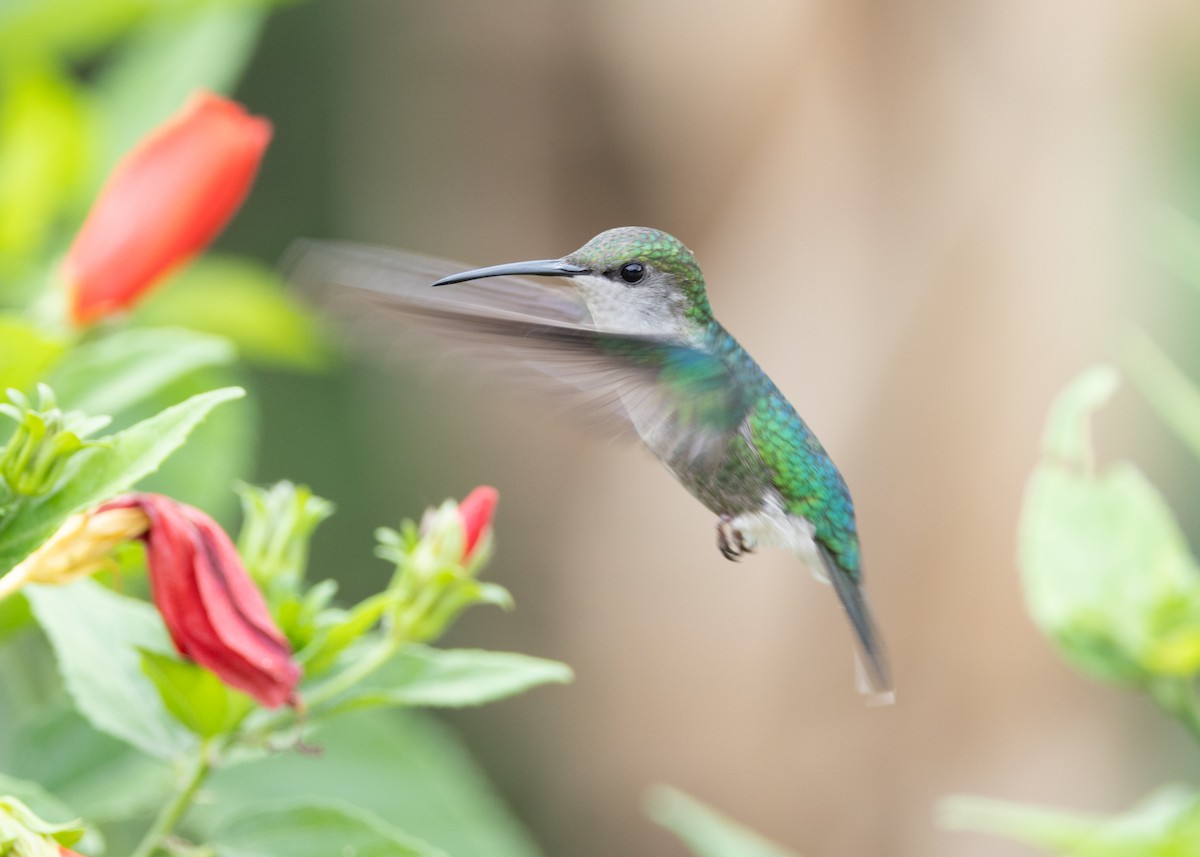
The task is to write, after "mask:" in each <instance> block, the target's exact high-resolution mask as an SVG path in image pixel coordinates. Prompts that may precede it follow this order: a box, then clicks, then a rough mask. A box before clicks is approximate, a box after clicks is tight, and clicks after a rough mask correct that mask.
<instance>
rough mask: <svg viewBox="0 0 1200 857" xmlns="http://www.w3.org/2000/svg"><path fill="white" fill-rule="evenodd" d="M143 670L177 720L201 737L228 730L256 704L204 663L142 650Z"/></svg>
mask: <svg viewBox="0 0 1200 857" xmlns="http://www.w3.org/2000/svg"><path fill="white" fill-rule="evenodd" d="M142 672H144V673H145V674H146V675H147V676H149V677H150V680H151V681H153V682H154V686H155V687H156V688H158V693H159V695H160V696H161V697H162V701H163V704H164V705H165V706H166V707H167V711H169V712H170V713H171V714H172V715H173V716H174V717H175V719H176V720H178V721H179V722H180V723H182V724H183V725H184V726H186V727H187V728H188V729H189V730H190V731H192V732H195V733H196V734H197V735H199V736H200V737H201V738H211V737H213V736H214V735H220V734H221V733H223V732H228V731H229V730H230V729H232V728H233V727H234V726H236V725H237V723H238V721H240V720H241V719H242V718H243V717H244V716H245V715H246V712H248V711H249V710H250V709H251V708H252V707H253V705H254V703H253V702H252V701H251V699H250V698H249V697H248V696H246V695H245V694H242V693H238V692H237V691H235V690H231V689H229V688H227V687H226V686H225V685H224V684H222V683H221V680H220V679H219V678H217V677H216V676H215V675H213V674H212V673H211V672H209V671H208V670H206V669H204V668H203V667H199V666H197V665H196V664H193V663H185V662H184V661H181V660H179V659H177V658H173V657H170V656H169V655H164V654H160V653H159V652H154V651H149V650H145V649H143V650H142Z"/></svg>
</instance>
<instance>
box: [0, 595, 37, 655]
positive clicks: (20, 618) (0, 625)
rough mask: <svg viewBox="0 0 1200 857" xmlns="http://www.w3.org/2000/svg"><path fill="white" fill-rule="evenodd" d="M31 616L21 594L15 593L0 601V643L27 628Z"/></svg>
mask: <svg viewBox="0 0 1200 857" xmlns="http://www.w3.org/2000/svg"><path fill="white" fill-rule="evenodd" d="M32 621H33V616H32V614H31V613H30V612H29V602H28V601H26V600H25V596H23V595H21V593H19V592H18V593H15V594H14V595H11V596H9V597H8V598H4V599H0V643H2V642H4V640H5V639H6V638H7V637H11V636H12V635H13V634H15V633H17V632H18V631H20V630H22V629H24V628H27V627H29V624H30V623H31V622H32Z"/></svg>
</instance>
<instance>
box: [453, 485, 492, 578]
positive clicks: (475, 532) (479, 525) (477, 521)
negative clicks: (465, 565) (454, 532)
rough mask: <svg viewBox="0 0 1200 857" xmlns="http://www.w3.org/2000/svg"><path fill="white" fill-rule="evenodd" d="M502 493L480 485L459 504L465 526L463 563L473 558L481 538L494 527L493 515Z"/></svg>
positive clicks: (488, 486) (460, 515)
mask: <svg viewBox="0 0 1200 857" xmlns="http://www.w3.org/2000/svg"><path fill="white" fill-rule="evenodd" d="M499 499H500V492H499V491H497V490H496V489H495V488H493V487H492V486H491V485H480V486H479V487H478V488H476V489H475V490H473V491H472V492H471V493H470V494H468V495H467V496H466V497H464V498H463V501H462V502H461V503H459V504H458V514H459V517H461V518H462V525H463V534H464V540H463V556H462V558H463V561H466V560H468V559H470V558H471V554H472V553H473V552H474V550H475V546H476V545H477V544H479V539H480V537H481V536H482V535H483V534H484V532H485V531H486V530H487V529H488V528H489V527H490V526H491V525H492V515H493V513H494V512H495V510H496V501H497V500H499Z"/></svg>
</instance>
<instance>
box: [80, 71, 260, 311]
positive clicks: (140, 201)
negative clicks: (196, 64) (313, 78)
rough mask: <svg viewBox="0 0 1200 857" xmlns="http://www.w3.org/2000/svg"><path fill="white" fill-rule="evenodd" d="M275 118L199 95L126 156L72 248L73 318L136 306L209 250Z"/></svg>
mask: <svg viewBox="0 0 1200 857" xmlns="http://www.w3.org/2000/svg"><path fill="white" fill-rule="evenodd" d="M270 139H271V123H270V122H269V121H267V120H266V119H264V118H262V117H258V116H251V115H249V114H248V113H247V112H246V110H245V108H243V107H242V106H241V105H240V104H238V103H237V102H234V101H230V100H228V99H225V98H221V97H219V96H216V95H213V94H212V93H207V92H205V93H200V94H198V95H196V96H194V97H193V98H192V99H191V100H190V101H189V102H188V103H187V104H186V105H185V106H184V108H183V109H182V110H181V111H180V112H179V113H178V114H176V115H175V116H174V117H173V118H171V119H170V120H168V121H167V122H166V123H164V124H163V125H161V126H159V127H158V128H157V129H156V130H154V131H153V132H151V133H150V134H149V135H148V136H147V137H145V138H144V139H143V140H142V141H141V143H139V144H138V146H137V147H135V148H134V149H133V151H131V152H130V153H129V154H128V155H126V156H125V158H123V159H122V160H121V162H120V163H119V164H118V165H117V167H116V169H114V170H113V173H112V175H111V176H109V179H108V182H107V183H106V184H105V186H104V189H103V190H102V191H101V192H100V196H99V198H98V199H97V200H96V202H95V204H94V205H93V206H92V210H91V212H90V213H89V214H88V217H87V220H86V221H85V222H84V224H83V227H82V228H81V229H80V230H79V233H78V234H77V235H76V236H75V241H74V243H73V244H72V245H71V249H70V250H69V251H68V253H67V257H66V261H65V263H64V268H63V273H64V276H65V278H66V281H67V285H68V288H69V290H70V302H71V317H72V319H73V320H74V321H75V323H76V324H88V323H91V322H93V321H96V320H97V319H99V318H102V317H104V316H106V315H110V314H112V313H114V312H118V311H120V310H124V309H127V308H129V307H130V306H132V305H133V304H134V303H135V302H136V301H137V300H138V299H139V298H140V297H141V296H142V295H143V294H144V293H145V292H146V291H147V290H148V289H149V288H151V287H152V286H153V285H154V284H155V283H156V282H157V281H158V280H159V279H161V278H162V277H163V276H164V275H165V274H167V273H169V272H170V271H171V270H172V269H174V268H175V267H177V266H178V265H180V264H182V263H183V262H185V261H187V260H188V259H190V258H191V257H192V256H193V255H195V254H196V253H198V252H199V251H200V250H202V249H204V247H206V246H207V245H208V244H209V242H210V241H212V239H213V238H215V237H216V236H217V234H218V233H219V232H220V231H221V229H222V228H223V227H224V226H225V224H226V223H227V222H228V221H229V219H230V218H231V217H232V216H233V214H234V212H236V211H237V209H238V207H239V206H240V205H241V203H242V200H243V199H245V197H246V194H247V193H248V192H249V190H250V186H251V184H253V182H254V176H255V174H256V173H257V172H258V166H259V163H260V161H261V160H262V156H263V153H264V152H265V150H266V147H267V144H268V143H269V142H270Z"/></svg>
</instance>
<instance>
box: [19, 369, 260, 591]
mask: <svg viewBox="0 0 1200 857" xmlns="http://www.w3.org/2000/svg"><path fill="white" fill-rule="evenodd" d="M243 394H244V392H243V391H242V390H241V389H240V388H238V387H228V388H225V389H222V390H213V391H211V392H208V393H202V394H200V395H198V396H193V397H192V398H190V399H188V400H187V401H186V402H182V403H181V404H178V405H175V406H174V407H171V408H168V409H167V410H165V411H163V412H162V413H161V414H157V415H156V416H153V417H151V418H150V419H147V420H143V421H142V422H140V423H138V424H137V425H134V426H131V427H130V428H127V429H125V430H124V431H122V432H118V433H117V434H115V435H110V436H108V437H107V438H103V440H105V441H106V443H104V445H102V446H97V447H93V448H91V449H88V450H85V451H84V452H81V453H79V454H78V455H76V456H75V457H74V458H72V459H71V461H70V462H69V463H68V465H67V474H66V477H65V479H64V481H63V483H62V486H61V487H60V488H59V489H58V490H57V491H55V492H54V493H53V494H48V495H46V496H44V497H39V498H37V499H36V500H33V501H31V502H28V503H25V504H24V505H22V506H20V507H19V508H18V509H17V510H16V512H15V513H14V514H13V515H12V516H11V517H10V518H8V519H7V520H5V521H4V523H3V524H2V525H0V571H7V570H8V569H10V568H12V566H14V565H16V564H17V563H18V562H20V561H21V560H22V559H24V558H25V557H26V556H28V555H29V553H30V552H31V551H33V550H34V549H35V548H36V547H38V546H39V545H40V544H41V543H42V542H44V541H45V540H46V539H47V538H49V537H50V536H51V535H52V534H53V533H54V531H55V530H56V529H58V527H59V525H60V524H62V522H63V521H64V520H66V518H67V516H68V515H70V514H72V513H74V512H78V511H80V510H82V509H87V508H90V507H92V506H94V505H96V504H97V503H100V502H102V501H104V500H107V499H109V498H111V497H113V496H114V495H116V494H119V493H120V492H121V491H124V490H126V489H128V488H130V487H132V486H133V485H134V484H136V483H137V482H138V481H139V480H140V479H142V478H143V477H145V476H146V475H148V474H150V473H152V472H153V471H154V470H156V469H157V468H158V466H159V465H160V464H161V463H162V462H163V460H164V459H166V457H167V456H169V455H170V454H171V453H173V452H174V451H175V450H176V449H178V448H179V447H180V446H181V445H182V444H183V442H184V441H185V440H186V439H187V436H188V434H189V433H190V432H191V431H192V429H193V428H195V427H196V426H197V425H198V424H199V423H200V421H201V420H203V419H204V417H205V416H207V415H208V413H209V411H211V410H212V409H213V408H215V407H216V406H217V405H219V404H221V403H222V402H228V401H231V400H233V399H237V398H241V396H242V395H243Z"/></svg>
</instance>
